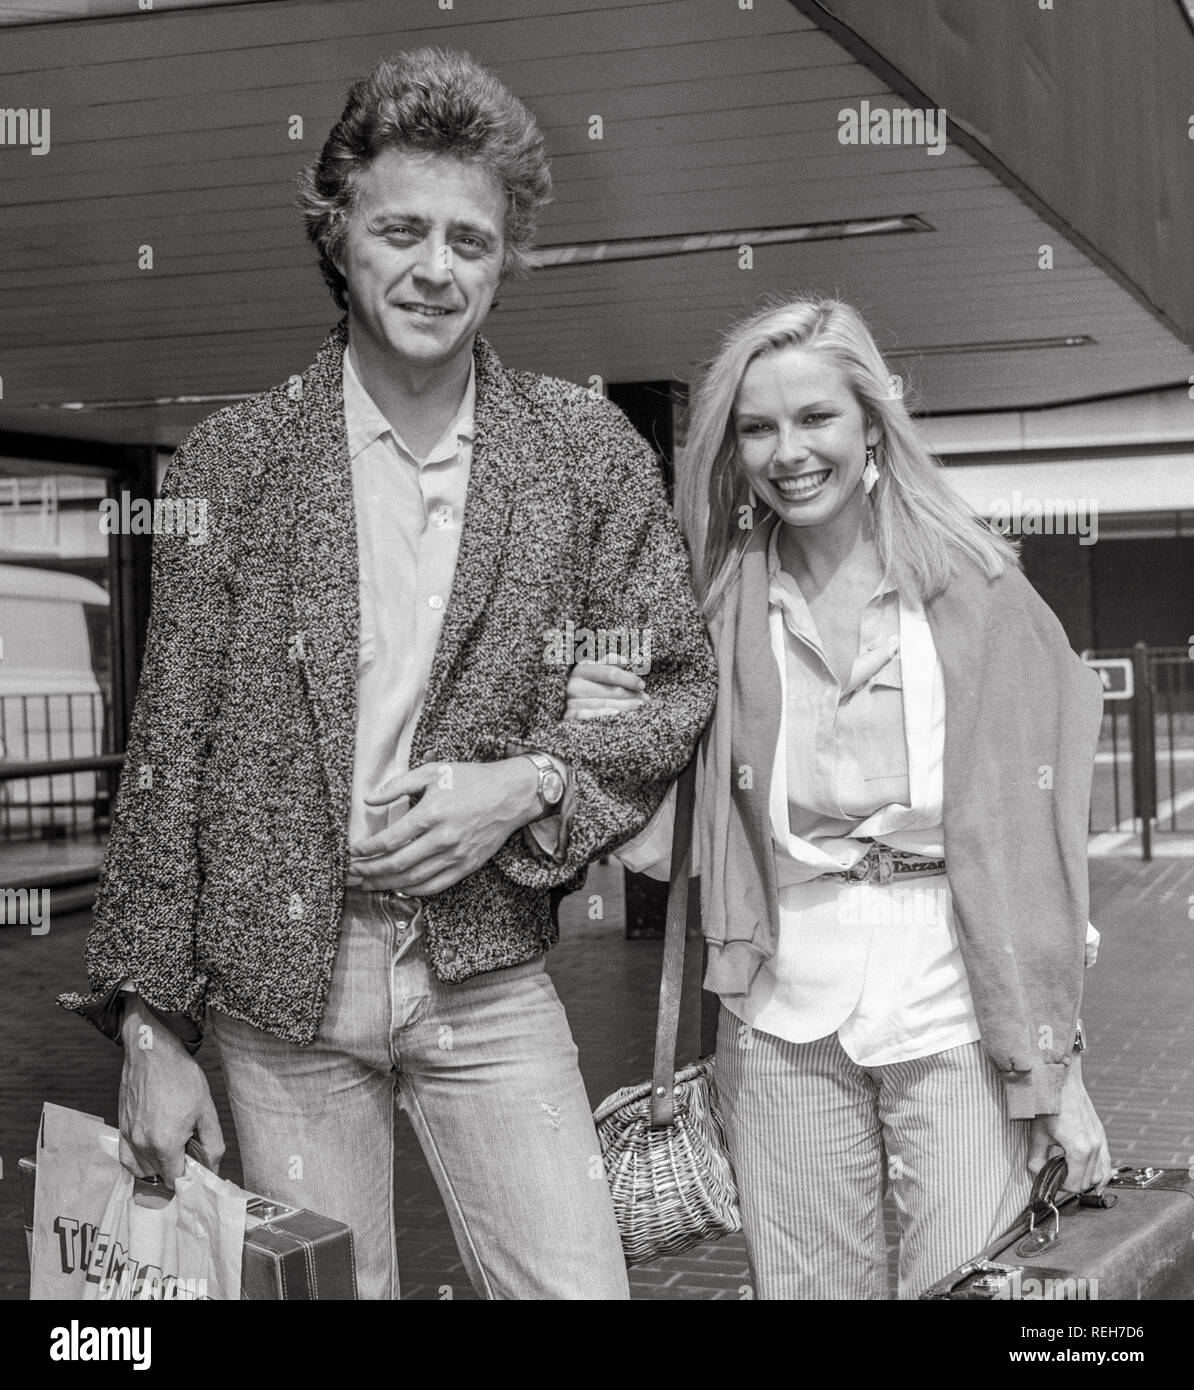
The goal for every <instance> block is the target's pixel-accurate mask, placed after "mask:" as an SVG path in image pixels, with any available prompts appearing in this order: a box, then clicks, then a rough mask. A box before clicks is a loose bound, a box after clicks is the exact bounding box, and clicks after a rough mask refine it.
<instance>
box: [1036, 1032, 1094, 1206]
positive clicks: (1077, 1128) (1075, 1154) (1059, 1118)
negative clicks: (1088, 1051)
mask: <svg viewBox="0 0 1194 1390" xmlns="http://www.w3.org/2000/svg"><path fill="white" fill-rule="evenodd" d="M1051 1144H1057V1145H1060V1147H1061V1148H1062V1149H1064V1150H1065V1161H1066V1167H1067V1172H1066V1178H1065V1183H1064V1188H1065V1190H1066V1191H1067V1192H1090V1191H1092V1190H1093V1191H1096V1192H1101V1191H1102V1190H1103V1188H1104V1187H1106V1185H1107V1182H1108V1180H1109V1179H1110V1177H1111V1154H1110V1152H1109V1151H1108V1149H1107V1136H1106V1135H1105V1134H1104V1133H1103V1124H1102V1121H1101V1120H1100V1119H1099V1117H1098V1115H1096V1114H1095V1108H1094V1105H1093V1104H1092V1103H1091V1099H1090V1097H1089V1096H1088V1095H1087V1094H1086V1087H1085V1086H1084V1085H1083V1083H1082V1059H1081V1057H1075V1058H1074V1059H1073V1061H1072V1062H1071V1063H1070V1065H1069V1067H1068V1068H1067V1070H1066V1077H1065V1082H1064V1083H1063V1085H1062V1089H1061V1109H1060V1110H1059V1111H1058V1112H1057V1114H1056V1115H1038V1116H1037V1117H1036V1119H1035V1120H1033V1122H1032V1132H1031V1137H1030V1139H1029V1144H1028V1171H1029V1172H1030V1173H1031V1174H1032V1175H1033V1177H1035V1176H1036V1175H1037V1173H1038V1172H1039V1171H1040V1169H1041V1168H1042V1167H1043V1166H1044V1163H1045V1160H1046V1159H1047V1158H1048V1156H1049V1146H1050V1145H1051Z"/></svg>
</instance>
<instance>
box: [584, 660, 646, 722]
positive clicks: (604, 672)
mask: <svg viewBox="0 0 1194 1390" xmlns="http://www.w3.org/2000/svg"><path fill="white" fill-rule="evenodd" d="M625 668H626V658H625V657H622V656H620V655H618V653H616V652H607V653H606V655H605V657H604V659H603V660H601V661H578V662H577V663H576V665H575V666H574V667H573V668H572V670H571V671H569V673H568V702H567V704H566V705H565V707H564V718H565V719H603V718H605V717H607V716H608V715H611V714H626V713H628V712H629V711H630V710H634V709H638V708H639V707H640V706H641V705H642V704H643V702H644V701H646V700H649V699H650V698H651V697H650V696H649V695H648V694H646V689H647V686H646V682H645V681H644V680H643V678H642V677H641V676H637V675H635V673H634V672H633V671H631V670H628V669H625Z"/></svg>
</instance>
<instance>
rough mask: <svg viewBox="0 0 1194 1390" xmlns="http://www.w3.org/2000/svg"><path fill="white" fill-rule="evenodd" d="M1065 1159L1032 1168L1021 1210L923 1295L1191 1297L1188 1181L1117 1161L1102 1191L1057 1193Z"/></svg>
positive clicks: (1193, 1204) (1193, 1219)
mask: <svg viewBox="0 0 1194 1390" xmlns="http://www.w3.org/2000/svg"><path fill="white" fill-rule="evenodd" d="M1065 1172H1066V1167H1065V1159H1064V1158H1051V1159H1050V1160H1049V1161H1048V1162H1047V1163H1046V1164H1045V1166H1044V1167H1043V1168H1042V1169H1041V1171H1040V1172H1039V1173H1038V1174H1037V1177H1036V1181H1035V1182H1034V1183H1033V1188H1032V1194H1031V1197H1030V1199H1029V1204H1028V1206H1027V1207H1026V1208H1025V1210H1024V1212H1023V1213H1022V1214H1021V1215H1020V1217H1019V1218H1018V1219H1017V1220H1016V1221H1015V1222H1014V1223H1013V1224H1012V1225H1011V1226H1010V1227H1009V1228H1008V1229H1007V1230H1006V1231H1005V1232H1004V1233H1003V1234H1002V1235H1001V1236H999V1238H998V1239H996V1240H993V1241H992V1242H991V1244H990V1245H988V1246H987V1247H986V1248H985V1249H984V1250H982V1251H981V1252H980V1253H979V1254H978V1255H976V1256H975V1258H974V1259H973V1260H969V1261H967V1263H966V1264H964V1265H962V1266H961V1267H960V1268H958V1269H955V1270H954V1271H953V1272H952V1273H951V1274H947V1275H946V1276H945V1278H944V1279H939V1280H938V1281H937V1283H935V1284H933V1285H932V1286H931V1287H930V1288H928V1289H926V1290H925V1292H924V1293H922V1294H921V1298H922V1299H935V1300H959V1301H961V1300H965V1301H974V1302H988V1301H993V1300H996V1299H999V1300H1004V1299H1028V1300H1037V1299H1070V1300H1075V1299H1079V1300H1080V1299H1090V1300H1096V1299H1098V1300H1104V1299H1122V1300H1130V1301H1135V1300H1141V1299H1147V1300H1173V1299H1183V1300H1184V1299H1190V1298H1194V1178H1192V1177H1191V1175H1190V1173H1188V1172H1187V1171H1186V1170H1185V1169H1184V1168H1118V1169H1116V1171H1115V1174H1114V1176H1113V1177H1112V1178H1111V1181H1110V1182H1109V1183H1108V1184H1107V1187H1106V1189H1105V1190H1104V1192H1103V1193H1102V1194H1097V1195H1096V1194H1094V1193H1089V1194H1087V1193H1083V1194H1082V1195H1081V1196H1076V1195H1075V1194H1073V1193H1064V1194H1062V1195H1060V1196H1059V1195H1058V1190H1059V1188H1060V1187H1061V1184H1062V1182H1063V1181H1064V1179H1065Z"/></svg>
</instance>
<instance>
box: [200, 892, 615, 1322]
mask: <svg viewBox="0 0 1194 1390" xmlns="http://www.w3.org/2000/svg"><path fill="white" fill-rule="evenodd" d="M420 921H421V918H420V915H419V914H417V913H415V912H414V910H413V904H411V903H410V902H409V900H406V899H403V898H402V897H401V896H400V895H399V894H396V893H384V892H380V893H378V892H365V891H362V890H356V889H350V890H349V891H348V894H347V897H346V900H345V908H344V917H343V921H342V923H341V936H340V945H339V950H338V953H337V956H336V965H335V970H334V972H333V976H332V983H331V991H330V994H329V997H328V1003H327V1010H326V1012H325V1014H324V1018H323V1022H322V1024H321V1025H320V1029H319V1032H318V1034H317V1036H316V1039H315V1041H314V1042H313V1043H311V1044H310V1045H308V1046H304V1047H300V1046H298V1045H296V1044H294V1043H288V1042H284V1041H282V1040H281V1039H280V1038H276V1037H274V1036H272V1035H271V1034H268V1033H264V1032H262V1031H261V1030H260V1029H258V1028H254V1027H253V1026H252V1025H250V1024H247V1023H244V1022H241V1021H240V1020H239V1019H234V1018H232V1017H230V1016H229V1015H228V1014H224V1013H220V1012H219V1011H217V1010H214V1009H213V1010H212V1011H211V1028H212V1032H213V1035H214V1037H215V1040H216V1044H217V1046H218V1048H219V1052H220V1060H221V1063H222V1064H223V1068H224V1074H225V1076H226V1077H227V1080H228V1092H229V1097H230V1099H231V1102H232V1112H233V1116H234V1118H235V1120H236V1131H237V1136H238V1138H239V1140H240V1149H241V1156H242V1158H243V1161H244V1176H245V1185H246V1186H247V1187H248V1188H249V1189H250V1190H251V1191H254V1192H258V1193H261V1194H262V1195H263V1196H267V1197H271V1198H273V1199H274V1200H275V1201H282V1202H286V1203H289V1204H290V1205H292V1206H304V1207H309V1208H311V1209H312V1210H314V1211H319V1212H323V1213H324V1214H325V1215H327V1216H331V1217H333V1218H335V1219H336V1220H338V1221H343V1222H346V1223H347V1224H348V1225H349V1226H351V1227H352V1232H353V1238H354V1241H355V1246H356V1261H357V1287H358V1293H359V1296H360V1297H361V1298H372V1299H392V1298H397V1297H398V1255H397V1249H396V1241H395V1235H394V1158H393V1154H394V1122H395V1114H394V1110H395V1099H396V1098H400V1099H399V1104H401V1105H402V1106H403V1108H404V1109H405V1110H406V1111H407V1114H408V1115H409V1117H410V1120H411V1123H412V1124H413V1126H414V1130H415V1133H416V1134H417V1135H418V1138H419V1142H420V1144H421V1145H422V1147H423V1152H424V1153H425V1155H426V1157H427V1161H428V1163H429V1164H430V1165H431V1169H432V1172H433V1173H434V1175H435V1179H436V1182H437V1183H438V1185H439V1189H440V1192H441V1193H442V1195H443V1199H444V1205H445V1206H446V1207H447V1210H448V1215H449V1217H450V1219H451V1222H452V1227H453V1230H454V1231H455V1234H456V1241H457V1244H458V1246H459V1248H460V1254H461V1258H462V1259H463V1261H464V1263H465V1266H466V1268H467V1270H468V1273H469V1277H470V1279H471V1280H472V1282H473V1285H474V1287H475V1288H476V1290H477V1292H478V1293H479V1294H480V1295H481V1296H482V1297H485V1298H490V1299H624V1298H629V1296H630V1295H629V1287H628V1284H627V1279H626V1266H625V1262H624V1259H623V1255H622V1247H621V1243H620V1241H619V1238H618V1232H617V1227H616V1225H615V1222H614V1216H613V1208H612V1206H611V1203H610V1197H609V1189H608V1187H607V1185H606V1180H605V1171H604V1168H603V1166H602V1162H601V1157H600V1149H599V1147H598V1143H597V1135H596V1131H595V1130H594V1127H593V1119H592V1115H591V1113H590V1109H589V1103H588V1100H587V1098H586V1095H585V1090H584V1086H583V1084H582V1082H581V1077H580V1072H579V1070H578V1069H577V1064H576V1055H577V1054H576V1045H575V1044H574V1043H573V1041H572V1034H571V1032H570V1030H569V1027H568V1020H567V1017H566V1016H565V1014H564V1008H563V1005H562V1004H561V1003H560V1001H559V998H558V997H557V995H556V992H555V987H554V986H553V985H552V982H551V980H550V978H549V977H548V975H547V974H546V972H545V970H544V966H543V957H542V956H540V957H538V958H537V959H536V960H533V961H530V962H528V963H527V964H525V965H517V966H514V967H512V968H510V969H507V970H494V971H490V972H488V973H487V974H484V975H478V976H474V977H473V978H472V979H470V980H466V981H464V982H463V983H462V984H455V985H446V984H443V983H441V982H440V981H439V980H437V979H436V977H435V975H434V974H433V973H432V971H431V969H430V967H429V966H428V964H427V959H426V955H425V953H424V941H423V936H422V932H421V928H420Z"/></svg>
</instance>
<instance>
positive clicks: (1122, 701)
mask: <svg viewBox="0 0 1194 1390" xmlns="http://www.w3.org/2000/svg"><path fill="white" fill-rule="evenodd" d="M1083 655H1084V656H1085V657H1086V658H1087V659H1088V660H1092V661H1104V662H1111V663H1115V662H1119V663H1120V664H1122V665H1127V664H1130V666H1131V695H1130V698H1117V695H1118V694H1119V692H1118V691H1108V695H1107V699H1106V701H1105V704H1104V713H1103V728H1102V733H1101V736H1100V739H1099V749H1098V754H1097V757H1096V762H1095V777H1094V790H1093V794H1092V797H1091V811H1090V831H1091V833H1092V834H1100V833H1107V832H1113V833H1114V832H1119V833H1136V832H1139V833H1140V835H1141V839H1142V848H1143V852H1144V856H1145V858H1151V855H1152V844H1151V841H1152V835H1153V833H1155V832H1161V833H1165V832H1169V833H1173V832H1186V833H1189V832H1191V831H1194V659H1192V658H1191V652H1190V651H1189V650H1188V649H1187V648H1185V647H1148V646H1146V645H1145V644H1144V643H1143V642H1140V643H1137V644H1136V646H1135V647H1128V648H1122V647H1121V648H1108V649H1102V650H1099V651H1089V652H1084V653H1083Z"/></svg>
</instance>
